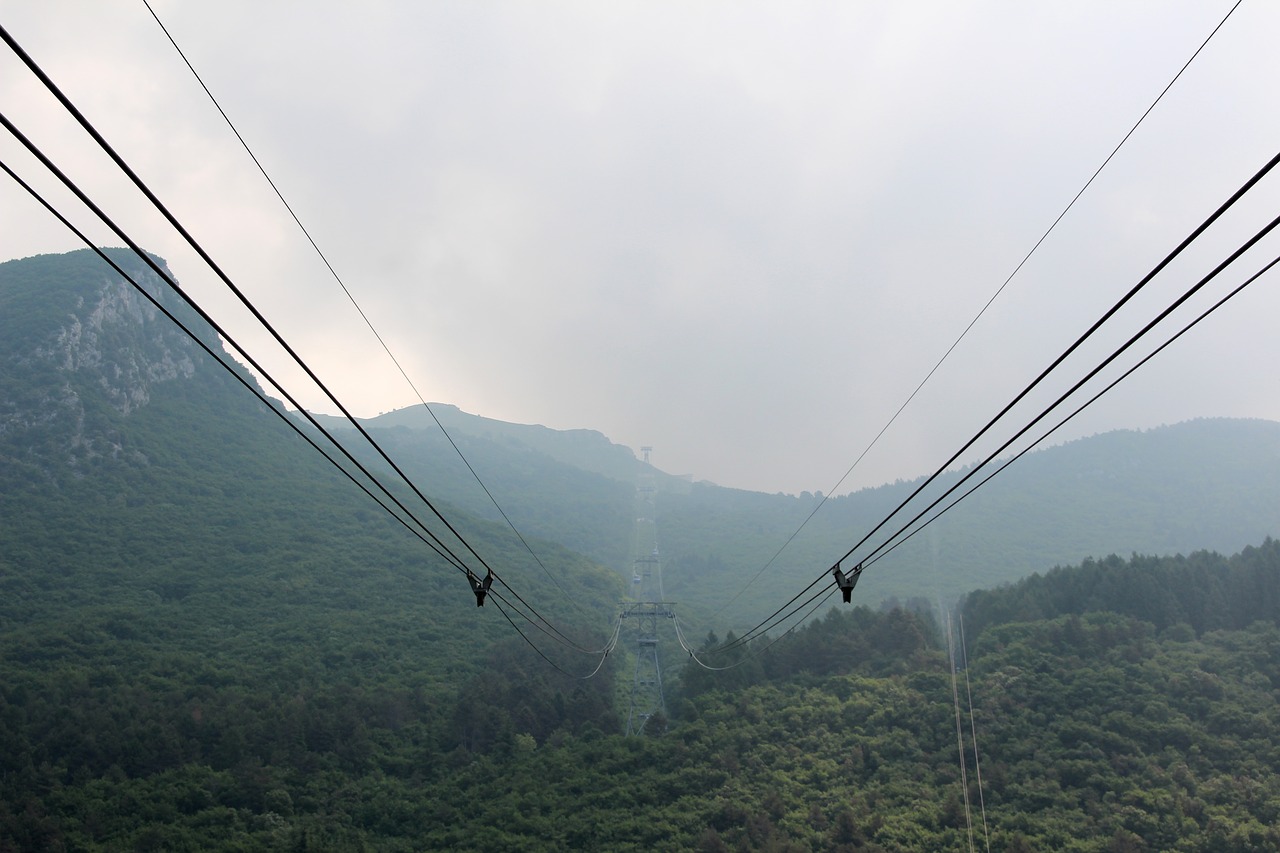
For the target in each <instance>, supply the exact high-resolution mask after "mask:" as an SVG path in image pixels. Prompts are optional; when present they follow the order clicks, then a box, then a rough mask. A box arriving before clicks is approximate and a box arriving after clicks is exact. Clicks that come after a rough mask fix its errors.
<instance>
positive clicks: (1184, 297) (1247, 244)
mask: <svg viewBox="0 0 1280 853" xmlns="http://www.w3.org/2000/svg"><path fill="white" fill-rule="evenodd" d="M1278 225H1280V216H1277V217H1276V218H1275V219H1272V220H1271V221H1270V222H1269V223H1267V224H1266V225H1265V226H1263V227H1262V229H1261V230H1260V231H1258V232H1257V233H1256V234H1254V235H1253V236H1252V237H1250V238H1249V239H1248V240H1246V241H1245V242H1244V244H1243V245H1241V246H1240V247H1239V248H1238V249H1236V250H1235V251H1234V252H1232V253H1231V254H1230V255H1229V256H1228V257H1227V258H1226V259H1225V260H1223V261H1222V262H1221V263H1219V264H1218V265H1217V266H1216V267H1214V269H1213V270H1212V271H1211V272H1209V273H1208V274H1207V275H1205V276H1204V277H1203V278H1201V279H1200V280H1199V281H1198V282H1196V284H1194V285H1192V287H1191V288H1189V289H1188V290H1187V291H1186V292H1185V293H1183V294H1182V296H1180V297H1178V299H1176V300H1174V302H1173V303H1172V304H1171V305H1169V306H1168V307H1167V308H1165V309H1164V310H1163V311H1161V312H1160V313H1159V314H1158V315H1157V316H1156V317H1155V319H1153V320H1151V321H1150V322H1149V323H1147V324H1146V325H1145V326H1143V327H1142V329H1140V330H1139V331H1138V332H1136V333H1134V335H1133V336H1131V337H1130V338H1129V339H1128V340H1127V341H1125V342H1124V344H1122V345H1121V346H1120V348H1119V349H1117V350H1115V351H1114V352H1113V353H1112V354H1111V355H1109V356H1107V358H1105V359H1104V360H1103V361H1102V363H1101V364H1099V365H1098V366H1096V367H1094V368H1093V369H1092V370H1090V371H1089V372H1088V373H1087V374H1085V376H1084V378H1082V379H1080V380H1079V381H1078V382H1076V384H1075V385H1072V386H1071V388H1070V389H1068V390H1067V391H1066V392H1064V393H1063V394H1062V395H1061V396H1059V397H1058V398H1057V399H1056V400H1054V401H1053V402H1052V403H1050V404H1049V405H1048V406H1047V407H1046V408H1045V409H1044V410H1043V411H1042V412H1041V413H1040V414H1039V415H1037V416H1036V417H1035V418H1034V419H1033V420H1032V421H1031V422H1030V423H1029V424H1027V425H1026V426H1024V427H1023V428H1022V429H1020V430H1018V432H1016V433H1015V434H1014V435H1013V437H1012V438H1010V439H1009V440H1008V441H1006V442H1005V443H1004V444H1002V445H1000V447H998V448H996V450H995V451H993V452H992V453H991V454H990V455H989V456H987V458H986V459H984V460H982V462H980V463H978V464H977V465H975V466H974V467H973V468H972V469H970V471H969V473H967V474H965V475H964V476H963V477H961V478H960V480H958V481H957V482H956V484H955V485H953V486H952V487H951V488H949V489H947V490H946V491H945V492H943V493H942V495H940V496H939V497H938V498H937V499H935V500H934V501H933V502H932V503H930V504H929V505H928V506H927V507H925V508H924V510H922V511H921V512H919V513H917V514H916V516H915V517H913V518H912V519H911V520H910V521H908V522H907V523H906V524H905V525H903V527H901V528H900V529H899V530H898V532H897V533H895V534H893V536H891V537H889V539H888V540H886V541H885V542H884V543H882V544H881V545H879V546H878V547H877V548H876V549H875V550H873V551H872V552H871V555H870V556H869V557H868V559H870V558H871V557H874V555H875V554H877V553H878V552H880V551H881V550H883V549H884V548H885V547H886V545H887V544H888V542H891V541H893V539H894V538H896V537H897V536H900V535H901V534H902V533H903V532H904V531H906V530H907V529H909V528H910V527H911V526H912V525H913V524H915V523H916V522H917V521H919V520H920V519H921V518H922V517H923V516H925V515H926V514H928V513H929V511H931V510H932V509H933V508H934V507H935V506H937V505H938V504H940V503H942V501H944V500H945V499H946V498H947V497H949V496H950V495H951V493H952V492H954V491H955V490H956V489H958V488H960V486H962V485H964V483H966V482H967V481H968V480H969V479H970V478H971V477H974V476H975V475H977V474H978V472H980V471H981V470H982V469H983V468H984V467H985V466H986V465H988V464H989V463H990V462H991V461H992V460H993V459H995V458H996V457H997V456H998V455H1000V454H1001V453H1003V452H1004V451H1005V450H1006V449H1008V447H1009V446H1010V445H1011V444H1013V443H1014V442H1015V441H1017V440H1018V439H1019V438H1021V437H1022V436H1023V435H1025V434H1026V433H1027V432H1028V431H1030V430H1031V428H1032V427H1034V426H1035V425H1036V424H1038V423H1039V422H1040V421H1042V420H1043V419H1044V418H1046V417H1048V416H1049V415H1050V414H1051V413H1052V412H1053V410H1054V409H1056V408H1057V407H1058V406H1060V405H1062V403H1063V402H1065V401H1066V400H1067V399H1068V398H1070V397H1071V395H1073V394H1075V393H1076V392H1077V391H1078V390H1080V388H1081V387H1082V386H1084V385H1085V383H1087V382H1088V381H1089V380H1091V379H1093V377H1095V376H1097V375H1098V374H1099V373H1100V372H1102V370H1104V369H1105V368H1106V367H1107V366H1108V365H1110V364H1111V363H1112V362H1113V361H1115V360H1116V359H1117V358H1119V357H1120V356H1121V355H1122V354H1123V353H1124V352H1126V351H1127V350H1128V349H1129V348H1130V347H1131V346H1133V345H1134V344H1135V343H1137V342H1138V341H1139V340H1140V339H1141V338H1143V337H1144V336H1145V335H1147V334H1148V333H1149V332H1150V331H1151V330H1152V329H1153V328H1155V326H1156V325H1157V324H1159V323H1160V322H1161V321H1163V320H1164V319H1165V318H1166V317H1168V316H1169V315H1170V314H1171V313H1173V312H1174V311H1175V310H1177V309H1178V308H1179V307H1180V306H1181V305H1182V304H1183V303H1184V302H1186V301H1187V300H1188V299H1190V298H1191V297H1192V296H1194V295H1195V294H1196V293H1197V292H1199V291H1200V289H1201V288H1203V287H1204V286H1205V285H1206V284H1208V283H1209V282H1210V281H1212V280H1213V279H1214V278H1216V277H1217V276H1218V275H1219V274H1220V273H1221V272H1222V271H1223V270H1224V269H1226V268H1227V267H1228V266H1230V265H1231V264H1232V263H1234V262H1235V261H1236V260H1237V259H1238V258H1239V257H1240V256H1241V255H1243V254H1244V253H1245V252H1246V251H1248V250H1249V249H1250V248H1252V247H1253V246H1254V245H1256V244H1257V242H1258V241H1259V240H1261V239H1262V238H1263V237H1265V236H1266V235H1267V234H1269V233H1270V232H1271V231H1272V230H1273V229H1275V228H1276V226H1278ZM882 524H883V522H882Z"/></svg>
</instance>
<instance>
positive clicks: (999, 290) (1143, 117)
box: [144, 0, 1243, 616]
mask: <svg viewBox="0 0 1280 853" xmlns="http://www.w3.org/2000/svg"><path fill="white" fill-rule="evenodd" d="M144 2H145V0H144ZM1242 2H1243V0H1236V3H1235V5H1234V6H1232V7H1231V9H1230V10H1228V12H1227V14H1226V15H1224V16H1223V18H1222V20H1221V21H1219V22H1218V25H1217V26H1216V27H1214V28H1213V31H1212V32H1210V33H1209V35H1208V36H1206V37H1205V40H1204V41H1203V42H1201V43H1200V46H1199V47H1198V48H1196V50H1195V53H1193V54H1191V58H1190V59H1188V60H1187V61H1186V62H1184V63H1183V65H1182V67H1181V68H1180V69H1178V73H1177V74H1175V75H1173V79H1172V80H1170V81H1169V82H1168V83H1167V84H1165V87H1164V88H1163V89H1161V90H1160V94H1159V95H1157V96H1156V99H1155V100H1154V101H1152V102H1151V105H1150V106H1148V107H1147V109H1146V110H1145V111H1144V112H1143V113H1142V115H1141V116H1140V117H1139V118H1138V120H1137V121H1136V122H1134V124H1133V127H1131V128H1129V132H1128V133H1126V134H1125V135H1124V138H1123V139H1121V140H1120V142H1119V143H1117V144H1116V147H1115V148H1113V149H1112V150H1111V153H1110V154H1108V155H1107V158H1106V159H1105V160H1103V161H1102V165H1101V166H1099V167H1098V168H1097V169H1096V170H1095V171H1094V173H1093V174H1092V175H1090V176H1089V180H1087V181H1085V183H1084V186H1082V187H1081V188H1080V190H1079V192H1077V193H1076V194H1075V195H1074V196H1073V197H1072V199H1071V201H1070V202H1068V203H1067V206H1066V207H1064V208H1063V209H1062V212H1061V213H1059V214H1058V216H1057V218H1055V219H1054V220H1053V222H1052V223H1051V224H1050V225H1049V227H1048V228H1047V229H1046V230H1045V232H1044V233H1043V234H1041V235H1040V239H1039V240H1036V242H1035V245H1033V246H1032V247H1031V250H1030V251H1029V252H1027V254H1026V255H1024V256H1023V258H1022V260H1021V261H1019V262H1018V265H1017V266H1016V267H1014V268H1013V272H1011V273H1009V276H1008V278H1006V279H1005V280H1004V283H1003V284H1001V285H1000V287H998V288H997V289H996V292H995V293H993V294H992V295H991V298H990V299H988V300H987V302H986V304H985V305H983V306H982V309H981V310H980V311H978V313H977V314H976V315H974V318H973V319H972V320H970V321H969V325H967V326H965V327H964V330H963V331H962V332H960V336H959V337H957V338H956V339H955V340H954V341H953V342H952V344H951V346H949V347H947V351H946V352H944V353H943V354H942V358H940V359H938V362H937V364H935V365H934V366H933V368H932V369H930V370H929V372H928V374H926V375H925V377H924V379H922V380H920V384H919V385H917V386H916V388H915V390H914V391H912V392H911V394H910V396H908V397H907V399H906V400H905V401H904V402H903V403H902V405H901V406H899V407H898V410H897V411H896V412H894V413H893V416H892V417H891V418H889V420H888V422H886V423H885V425H884V426H883V427H881V428H880V431H879V432H878V433H876V435H875V438H873V439H871V443H870V444H868V445H867V446H866V448H864V449H863V451H862V452H861V453H860V454H858V458H857V459H855V460H853V464H852V465H850V466H849V468H848V470H846V471H845V472H844V474H843V475H842V476H841V477H840V479H839V480H837V481H836V484H835V485H834V486H832V487H831V488H830V489H828V490H827V493H826V494H825V495H823V497H822V500H820V501H818V503H817V505H816V506H815V507H814V508H813V509H812V510H811V511H810V512H809V514H808V515H807V516H805V519H804V521H802V522H800V526H799V527H797V528H796V530H795V532H794V533H792V534H791V535H790V536H788V537H787V541H785V542H783V543H782V547H780V548H779V549H778V550H777V552H776V553H775V554H774V555H773V556H772V557H770V558H769V560H768V562H766V563H765V564H764V565H763V566H761V567H760V570H759V571H757V572H756V573H755V575H753V576H752V577H751V579H750V580H749V581H747V583H746V585H745V586H743V587H742V589H740V590H738V592H737V593H736V594H735V595H734V596H733V597H732V598H730V599H729V600H728V601H726V602H725V603H724V604H722V605H721V606H720V609H719V610H716V611H715V613H713V614H712V615H713V616H714V615H716V614H718V613H720V612H722V611H723V610H724V609H725V608H726V607H728V606H729V605H730V604H732V603H733V602H735V601H737V600H738V598H739V596H741V595H742V594H743V593H744V592H746V591H747V589H748V587H750V586H751V585H752V584H753V583H755V582H756V580H758V579H759V578H760V576H761V575H762V574H764V572H765V570H766V569H768V568H769V567H770V566H772V565H773V564H774V562H775V561H776V560H777V559H778V557H780V556H782V552H783V551H785V550H786V549H787V546H789V545H790V544H791V542H792V541H793V540H794V539H795V538H796V537H797V536H799V535H800V532H801V531H802V530H804V528H805V527H806V526H807V525H808V524H809V522H810V521H811V520H812V519H813V517H814V516H815V515H817V513H818V510H820V509H822V507H823V506H825V505H826V503H827V500H828V499H829V498H830V496H831V495H832V494H834V493H835V492H836V491H837V490H839V488H840V486H841V485H843V484H844V481H845V480H847V479H848V478H849V475H850V474H852V473H853V470H854V469H855V468H857V467H858V465H859V463H861V462H862V460H863V458H864V457H865V456H866V455H867V454H868V453H870V452H871V449H872V448H873V447H875V446H876V444H877V443H878V442H879V441H880V438H881V437H882V436H883V435H884V434H885V432H887V431H888V429H889V427H891V426H893V424H894V422H895V421H897V420H898V416H899V415H901V414H902V412H903V410H905V409H906V408H907V406H909V405H910V404H911V401H912V400H914V399H915V398H916V395H917V394H919V393H920V390H921V389H922V388H924V386H925V384H926V383H927V382H928V381H929V380H930V379H932V378H933V375H934V374H935V373H937V372H938V368H940V367H942V363H943V362H944V361H946V360H947V358H948V357H950V355H951V353H952V351H953V350H955V348H956V347H957V346H959V345H960V342H961V341H963V340H964V338H965V336H966V335H968V334H969V330H970V329H972V328H973V327H974V325H976V324H977V322H978V320H980V319H982V316H983V315H984V314H986V313H987V309H989V308H990V307H991V304H992V303H993V302H995V301H996V299H997V298H998V297H999V296H1000V294H1001V293H1003V292H1004V289H1005V288H1006V287H1008V286H1009V282H1011V281H1013V278H1014V276H1016V275H1017V274H1018V273H1019V272H1020V271H1021V270H1022V268H1023V267H1024V266H1025V265H1026V263H1027V261H1029V260H1030V259H1031V256H1032V255H1034V254H1035V253H1036V250H1037V249H1039V248H1040V244H1041V243H1043V242H1044V241H1045V240H1046V239H1048V237H1049V235H1050V234H1052V233H1053V231H1054V229H1056V228H1057V227H1058V223H1059V222H1061V221H1062V220H1063V218H1064V217H1065V216H1066V215H1067V213H1068V212H1069V211H1070V210H1071V208H1073V207H1074V206H1075V203H1076V202H1077V201H1079V200H1080V197H1081V196H1082V195H1084V193H1085V190H1087V189H1089V187H1090V186H1092V185H1093V182H1094V180H1096V179H1097V177H1098V175H1100V174H1102V170H1103V169H1105V168H1106V167H1107V164H1109V163H1110V162H1111V160H1112V159H1113V158H1114V157H1115V156H1116V154H1117V153H1119V151H1120V149H1121V148H1122V147H1123V146H1124V144H1125V143H1126V142H1128V141H1129V137H1131V136H1133V134H1134V132H1135V131H1136V130H1137V129H1138V127H1139V125H1141V124H1142V122H1144V121H1145V120H1146V118H1147V116H1148V115H1150V114H1151V111H1152V110H1154V109H1155V108H1156V105H1157V104H1159V103H1160V101H1161V100H1162V99H1163V98H1164V96H1165V95H1166V94H1167V93H1168V91H1169V90H1170V89H1171V88H1173V84H1174V83H1176V82H1178V79H1179V78H1180V77H1181V76H1182V74H1183V72H1185V71H1186V70H1187V68H1188V67H1189V66H1190V65H1191V63H1192V62H1194V61H1195V58H1196V57H1197V56H1199V55H1200V52H1201V51H1202V50H1204V48H1205V46H1206V45H1208V44H1209V42H1210V40H1212V39H1213V37H1214V36H1215V35H1217V33H1218V30H1220V29H1222V26H1223V25H1224V24H1225V23H1226V22H1227V19H1228V18H1230V17H1231V15H1232V13H1233V12H1235V10H1236V9H1237V8H1239V6H1240V4H1241V3H1242Z"/></svg>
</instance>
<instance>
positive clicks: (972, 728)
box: [947, 613, 991, 853]
mask: <svg viewBox="0 0 1280 853" xmlns="http://www.w3.org/2000/svg"><path fill="white" fill-rule="evenodd" d="M947 618H948V619H950V618H951V617H950V616H948V617H947ZM957 621H958V622H959V623H960V653H961V655H963V656H964V692H965V695H966V696H968V697H969V734H970V735H972V737H973V769H974V772H975V773H976V774H977V777H978V806H979V808H980V809H981V812H982V838H983V840H984V841H985V842H986V846H987V853H991V833H990V832H988V830H987V802H986V798H985V797H984V796H983V794H982V762H981V761H979V760H978V726H977V724H976V723H975V722H974V720H973V689H972V688H971V687H970V686H969V648H968V646H966V645H965V642H964V614H963V613H958V614H957Z"/></svg>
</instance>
